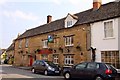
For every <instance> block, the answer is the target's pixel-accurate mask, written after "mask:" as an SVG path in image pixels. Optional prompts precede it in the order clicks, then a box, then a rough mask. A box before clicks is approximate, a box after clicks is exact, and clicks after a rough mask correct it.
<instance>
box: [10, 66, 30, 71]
mask: <svg viewBox="0 0 120 80" xmlns="http://www.w3.org/2000/svg"><path fill="white" fill-rule="evenodd" d="M12 67H14V68H19V69H23V70H31V68H32V67H30V66H27V67H21V66H19V67H18V66H12Z"/></svg>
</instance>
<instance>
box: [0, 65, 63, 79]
mask: <svg viewBox="0 0 120 80" xmlns="http://www.w3.org/2000/svg"><path fill="white" fill-rule="evenodd" d="M0 77H1V79H2V80H21V79H22V80H64V79H63V76H44V75H42V74H33V73H32V72H31V71H29V70H23V69H19V68H15V67H12V66H10V65H5V64H4V65H0Z"/></svg>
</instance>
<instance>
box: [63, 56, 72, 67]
mask: <svg viewBox="0 0 120 80" xmlns="http://www.w3.org/2000/svg"><path fill="white" fill-rule="evenodd" d="M73 59H74V58H73V55H65V59H64V64H65V65H73V64H74V60H73Z"/></svg>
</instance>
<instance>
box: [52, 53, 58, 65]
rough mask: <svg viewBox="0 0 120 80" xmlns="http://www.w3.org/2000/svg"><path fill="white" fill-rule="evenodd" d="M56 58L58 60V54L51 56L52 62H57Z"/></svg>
mask: <svg viewBox="0 0 120 80" xmlns="http://www.w3.org/2000/svg"><path fill="white" fill-rule="evenodd" d="M58 60H59V55H54V56H53V62H54V63H55V64H58Z"/></svg>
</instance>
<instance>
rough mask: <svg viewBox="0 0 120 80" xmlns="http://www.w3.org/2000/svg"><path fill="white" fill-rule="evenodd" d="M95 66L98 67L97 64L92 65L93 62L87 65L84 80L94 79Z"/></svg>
mask: <svg viewBox="0 0 120 80" xmlns="http://www.w3.org/2000/svg"><path fill="white" fill-rule="evenodd" d="M97 66H99V65H98V64H97V63H94V62H92V63H91V62H90V63H88V65H87V67H86V69H85V71H84V72H85V78H86V79H93V78H94V76H95V75H96V74H97V72H96V70H97Z"/></svg>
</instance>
